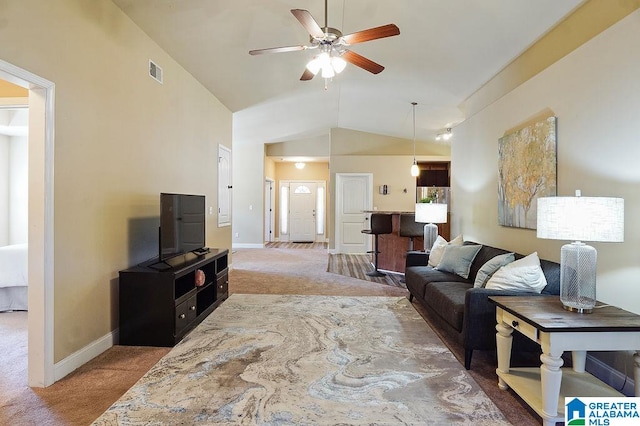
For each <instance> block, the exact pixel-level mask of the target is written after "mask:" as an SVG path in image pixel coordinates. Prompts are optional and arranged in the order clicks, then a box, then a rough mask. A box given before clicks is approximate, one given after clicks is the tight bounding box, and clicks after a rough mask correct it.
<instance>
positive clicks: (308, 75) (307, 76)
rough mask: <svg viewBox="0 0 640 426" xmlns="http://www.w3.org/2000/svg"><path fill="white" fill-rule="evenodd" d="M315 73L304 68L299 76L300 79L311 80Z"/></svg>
mask: <svg viewBox="0 0 640 426" xmlns="http://www.w3.org/2000/svg"><path fill="white" fill-rule="evenodd" d="M315 76H316V75H315V74H314V73H312V72H311V71H309V70H308V69H306V68H305V69H304V72H303V73H302V77H300V80H301V81H308V80H311V79H312V78H313V77H315Z"/></svg>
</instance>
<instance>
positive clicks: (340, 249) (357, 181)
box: [335, 173, 373, 253]
mask: <svg viewBox="0 0 640 426" xmlns="http://www.w3.org/2000/svg"><path fill="white" fill-rule="evenodd" d="M372 187H373V175H372V174H370V173H366V174H352V173H338V174H336V231H335V234H336V252H337V253H366V252H367V251H368V250H370V249H371V238H369V236H368V235H366V234H363V233H362V232H361V231H362V230H363V229H367V228H369V215H368V214H367V213H364V211H365V210H371V207H372V197H373V194H372V193H371V191H372V190H371V188H372Z"/></svg>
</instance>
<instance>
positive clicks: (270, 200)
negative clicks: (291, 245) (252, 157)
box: [264, 178, 276, 243]
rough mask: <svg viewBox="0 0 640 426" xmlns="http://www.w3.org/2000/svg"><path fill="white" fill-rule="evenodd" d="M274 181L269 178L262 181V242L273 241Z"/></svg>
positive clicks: (274, 212) (274, 213)
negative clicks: (263, 227) (263, 226)
mask: <svg viewBox="0 0 640 426" xmlns="http://www.w3.org/2000/svg"><path fill="white" fill-rule="evenodd" d="M275 186H276V181H275V180H273V179H271V178H265V180H264V225H265V229H264V241H265V242H267V243H272V242H274V240H275V235H274V233H275V224H276V210H275V209H276V206H275V194H274V193H273V190H274V187H275Z"/></svg>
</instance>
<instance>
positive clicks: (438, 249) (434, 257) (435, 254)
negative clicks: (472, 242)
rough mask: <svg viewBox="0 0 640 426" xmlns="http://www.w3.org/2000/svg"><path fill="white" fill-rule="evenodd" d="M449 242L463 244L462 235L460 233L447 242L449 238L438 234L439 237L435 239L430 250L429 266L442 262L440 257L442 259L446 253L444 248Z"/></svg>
mask: <svg viewBox="0 0 640 426" xmlns="http://www.w3.org/2000/svg"><path fill="white" fill-rule="evenodd" d="M449 244H451V245H457V246H461V245H462V235H458V236H457V237H455V238H454V239H453V240H451V242H447V240H445V239H444V238H442V236H440V235H438V238H436V240H435V241H434V243H433V246H431V250H430V252H429V266H431V267H434V268H435V267H436V266H438V263H440V259H442V255H443V254H444V248H445V247H446V246H447V245H449Z"/></svg>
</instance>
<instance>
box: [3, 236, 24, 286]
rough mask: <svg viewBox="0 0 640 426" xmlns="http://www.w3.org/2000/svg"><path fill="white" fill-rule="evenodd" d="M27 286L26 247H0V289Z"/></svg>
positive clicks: (18, 245) (22, 245) (21, 245)
mask: <svg viewBox="0 0 640 426" xmlns="http://www.w3.org/2000/svg"><path fill="white" fill-rule="evenodd" d="M26 286H27V245H26V244H14V245H10V246H4V247H0V287H26Z"/></svg>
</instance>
